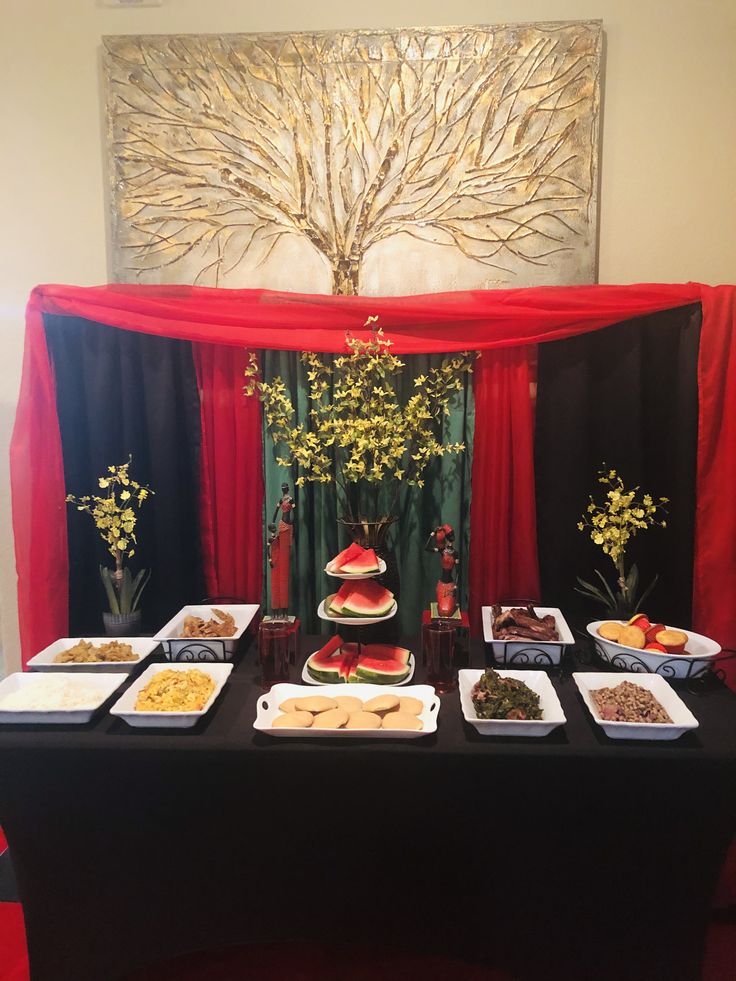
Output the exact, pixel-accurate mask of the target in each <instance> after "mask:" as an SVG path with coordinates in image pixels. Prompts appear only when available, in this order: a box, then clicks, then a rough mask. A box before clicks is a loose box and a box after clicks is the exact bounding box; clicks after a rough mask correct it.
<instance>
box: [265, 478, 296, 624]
mask: <svg viewBox="0 0 736 981" xmlns="http://www.w3.org/2000/svg"><path fill="white" fill-rule="evenodd" d="M295 508H296V504H295V502H294V498H293V497H292V496H291V495H290V494H289V485H288V484H282V485H281V497H280V498H279V501H278V504H277V505H276V510H275V511H274V513H273V522H272V523H271V524H270V525H269V526H268V531H269V537H268V562H269V565H270V566H271V607H272V610H273V616H274V618H282V617H286V616H287V615H288V610H289V567H290V565H291V539H292V537H293V534H294V514H293V512H294V509H295ZM279 514H280V515H281V517H280V520H279V523H278V528H277V526H276V518H277V517H278V516H279Z"/></svg>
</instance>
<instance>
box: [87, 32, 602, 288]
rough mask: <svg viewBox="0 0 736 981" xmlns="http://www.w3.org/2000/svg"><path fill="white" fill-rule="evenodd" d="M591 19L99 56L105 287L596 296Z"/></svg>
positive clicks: (165, 42)
mask: <svg viewBox="0 0 736 981" xmlns="http://www.w3.org/2000/svg"><path fill="white" fill-rule="evenodd" d="M600 52H601V28H600V23H599V22H597V21H596V22H569V23H568V22H562V23H554V24H531V25H529V24H527V25H504V26H498V27H468V28H465V27H464V28H442V29H421V30H402V31H371V32H368V31H343V32H330V33H318V34H292V35H286V34H260V35H221V36H204V35H203V36H199V35H190V36H178V37H166V36H149V37H136V36H128V37H112V38H106V39H105V74H106V78H107V86H108V138H109V153H110V178H111V196H110V200H111V206H112V252H111V254H112V266H113V269H112V272H113V275H114V276H115V278H116V279H117V280H120V281H128V282H147V283H156V282H158V283H161V282H164V283H194V284H198V285H210V286H230V287H247V286H267V287H272V288H280V289H296V290H306V291H308V292H334V293H344V294H350V293H358V292H362V293H386V294H389V293H412V292H421V291H424V290H436V289H454V288H473V287H476V288H477V287H487V286H527V285H531V284H534V283H559V282H566V283H584V282H593V281H594V279H595V253H596V199H597V156H598V108H599V68H600Z"/></svg>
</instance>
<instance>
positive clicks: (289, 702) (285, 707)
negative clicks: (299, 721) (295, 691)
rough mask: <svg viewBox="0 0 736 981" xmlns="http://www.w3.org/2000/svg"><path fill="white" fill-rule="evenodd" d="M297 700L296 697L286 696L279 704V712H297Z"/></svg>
mask: <svg viewBox="0 0 736 981" xmlns="http://www.w3.org/2000/svg"><path fill="white" fill-rule="evenodd" d="M298 701H299V699H298V698H287V699H286V701H285V702H282V703H281V704H280V705H279V712H298V711H299V710H298V709H297V707H296V703H297V702H298Z"/></svg>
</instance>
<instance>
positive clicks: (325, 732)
mask: <svg viewBox="0 0 736 981" xmlns="http://www.w3.org/2000/svg"><path fill="white" fill-rule="evenodd" d="M319 694H320V695H325V696H326V697H327V698H336V697H337V696H338V695H341V696H342V695H354V696H355V697H356V698H361V699H362V700H363V701H364V702H365V701H368V699H369V698H375V697H376V695H396V696H397V697H398V698H406V696H408V695H411V696H413V697H414V698H418V699H419V700H420V701H421V702H422V703H423V705H424V708H423V709H422V711H421V712H420V713H419V716H418V718H420V719H421V720H422V722H423V723H424V728H423V729H309V728H307V729H287V728H277V729H274V727H273V720H274V719H275V718H276V717H277V716H278V715H281V714H282V713H281V712H280V711H279V705H280V704H281V703H282V702H285V701H286V699H287V698H311V697H313V696H314V695H315V691H314V688H308V687H306V686H305V685H286V684H284V685H274V686H273V688H272V689H271V690H270V691H269V692H267V693H266V694H265V695H261V697H260V698H259V699H258V712H257V715H256V721H255V722H254V723H253V728H254V729H257V730H258V731H259V732H267V733H268V734H269V736H292V737H293V736H298V737H300V738H306V739H325V738H329V739H335V738H338V739H416V738H417V737H419V736H428V735H429V734H430V733H432V732H436V731H437V714H438V713H439V710H440V700H439V696H438V695H437V694H436V693H435V690H434V688H432V686H431V685H409V686H408V687H406V688H392V687H389V686H388V685H363V684H358V685H323V686H322V687H321V688H320V690H319Z"/></svg>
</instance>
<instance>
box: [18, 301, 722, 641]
mask: <svg viewBox="0 0 736 981" xmlns="http://www.w3.org/2000/svg"><path fill="white" fill-rule="evenodd" d="M734 293H735V289H734V288H733V287H719V288H715V289H714V288H711V287H707V286H701V285H700V284H697V283H690V284H686V285H672V286H667V285H656V284H654V285H652V284H644V285H635V286H585V287H541V288H533V289H523V290H496V291H482V290H476V291H469V292H464V293H442V294H429V295H422V296H410V297H364V296H361V297H336V296H309V295H300V294H291V293H275V292H270V291H267V290H215V289H206V288H195V287H177V286H173V287H154V286H107V287H70V286H42V287H37V288H36V289H35V290H34V291H33V293H32V296H31V301H30V303H29V307H28V314H27V324H26V352H25V357H24V366H23V378H22V382H21V394H20V399H19V404H18V410H17V415H16V423H15V429H14V432H13V439H12V442H11V480H12V492H13V527H14V531H15V545H16V564H17V569H18V603H19V614H20V621H21V631H22V646H23V656H24V659H27V658H28V657H30V656H32V655H33V654H34V653H36V651H38V650H40V649H41V648H42V647H43V646H45V645H46V644H47V643H49V642H51V641H52V640H54V639H55V638H56V637H58V636H61V635H62V634H63V633H64V632H65V630H66V623H67V585H66V576H67V572H68V570H67V550H66V516H65V510H64V509H65V505H64V493H65V491H64V481H63V470H62V459H61V445H60V437H59V427H58V420H57V418H56V405H55V400H54V385H53V379H52V376H51V367H50V364H49V359H48V354H47V352H46V344H45V338H44V333H43V323H42V319H41V314H42V313H43V312H49V313H57V314H62V315H64V314H65V315H68V316H77V317H84V318H86V319H88V320H92V321H98V322H101V323H105V324H109V325H111V326H113V327H120V328H123V329H127V330H137V331H143V332H145V333H152V334H158V335H160V336H168V337H177V338H181V339H184V340H189V341H197V342H203V343H206V344H215V345H230V346H236V347H242V348H246V347H247V348H251V349H253V348H275V349H282V350H302V349H305V348H308V349H310V350H316V351H331V352H336V351H341V350H342V349H343V346H344V333H345V331H346V330H350V331H351V332H352V333H353V334H354V335H356V336H366V334H367V332H366V331H364V330H363V329H362V327H363V324H364V322H365V320H366V318H367V316H369V315H377V316H378V317H379V318H380V323H381V326H382V327H383V328H384V329H385V330H386V332H387V333H388V334H389V336H390V338H391V340H392V341H393V342H394V350H395V351H396V352H397V353H399V354H402V353H420V352H437V351H456V350H466V349H474V350H492V349H497V348H515V347H524V346H527V345H531V344H535V343H543V342H546V341H551V340H557V339H561V338H564V337H570V336H573V335H575V334H580V333H584V332H586V331H590V330H598V329H600V328H602V327H606V326H609V325H611V324H615V323H617V322H619V321H622V320H626V319H629V318H632V317H637V316H643V315H646V314H649V313H653V312H655V311H657V310H664V309H670V308H673V307H677V306H682V305H684V304H687V303H693V302H698V301H702V303H703V327H702V335H701V336H702V340H701V354H700V364H699V372H700V384H701V403H700V428H699V448H698V484H697V493H698V514H697V535H696V548H695V584H694V597H693V600H694V611H695V624H694V625H695V629H698V630H701V631H702V632H704V633H708V634H710V635H711V636H715V637H716V639H717V640H719V642H720V643H721V644H723V645H724V646H726V647H736V619H735V618H733V616H732V615H731V614H730V610H732V609H733V608H734V603H735V601H736V565H735V564H734V562H735V560H734V558H733V549H732V547H731V542H732V541H733V528H734V526H735V524H736V498H735V497H734V495H733V493H732V492H731V489H730V485H729V483H728V476H729V475H730V474H731V469H730V468H732V467H733V448H734V426H735V425H736V417H735V415H734V413H736V404H734V403H735V400H736V395H735V393H734V387H735V385H736V382H735V380H734V377H735V376H734V374H733V362H734V332H733V324H734V316H735V315H736V312H735V309H734V302H735V301H734ZM488 363H489V364H492V362H488ZM503 363H504V362H495V369H493V370H492V369H490V368H489V369H486V368H483V369H481V379H480V383H479V393H478V395H479V402H480V412H478V410H476V433H477V434H480V436H481V437H482V438H479V436H476V443H477V444H478V445H479V450H480V453H481V461H483V460H485V461H491V460H498V459H499V457H498V454H499V453H500V450H501V448H502V447H503V446H504V445H505V446H508V447H519V449H518V450H517V449H514V457H513V460H512V463H511V465H510V467H509V470H510V473H508V474H506V476H505V478H504V486H505V490H503V489H499V488H494V484H496V483H497V482H498V480H499V476H500V474H499V470H498V469H494V467H492V466H491V465H490V464H488V465H485V464H484V465H483V466H482V469H477V473H474V476H475V478H476V480H478V481H479V482H480V483H479V484H478V483H476V482H475V480H474V485H473V497H474V499H475V501H476V505H475V506H474V509H473V517H472V522H471V540H472V543H473V545H472V548H473V552H474V554H475V553H476V550H477V549H480V551H481V555H482V554H483V552H484V551H485V550H486V549H490V550H491V552H492V553H493V556H492V558H491V556H490V555H488V554H487V555H486V556H485V560H487V561H489V569H494V570H495V571H494V573H493V575H494V576H495V577H496V578H495V579H494V580H488V581H482V580H479V579H478V576H479V575H480V573H479V571H478V567H477V562H478V559H477V557H471V560H470V561H471V569H473V570H475V571H474V572H471V577H473V576H474V579H473V581H474V582H475V583H476V585H477V588H478V589H479V590H481V591H480V593H479V595H478V596H477V598H475V597H474V599H473V602H474V604H475V606H476V607H477V606H478V605H479V603H480V602H481V601H483V602H487V601H490V600H491V599H493V598H494V596H493V593H492V592H486V590H491V589H493V588H494V587H495V588H497V589H499V590H504V591H505V589H509V590H510V591H513V592H515V591H516V590H517V589H518V590H519V591H522V592H526V591H527V590H526V588H525V589H523V590H522V589H521V584H518V585H516V586H514V587H513V588H512V583H513V582H514V580H510V581H509V580H507V581H506V582H508V585H507V584H506V582H505V581H504V579H503V578H502V577H503V575H505V574H506V573H504V571H503V570H508V569H511V568H513V569H514V570H517V569H520V570H525V571H524V576H527V577H528V576H529V575H530V574H531V572H530V569H531V567H530V566H529V565H528V562H529V552H528V550H527V549H528V541H527V533H526V531H525V532H524V534H520V535H518V536H517V535H514V536H513V537H512V539H511V541H510V542H509V541H508V540H507V539H504V538H503V536H500V535H496V537H495V538H493V537H492V534H491V530H490V529H488V528H486V529H484V527H483V523H484V521H485V520H486V517H487V513H486V512H484V510H483V507H482V505H481V506H480V507H479V506H478V503H477V502H478V501H481V502H482V501H483V500H484V499H485V500H487V501H489V502H494V503H493V507H494V508H496V512H495V513H496V516H497V517H498V515H499V514H500V511H499V510H498V509H499V508H500V507H501V506H502V504H503V501H504V500H509V501H511V500H513V502H514V510H515V514H516V517H515V521H516V522H517V523H518V522H521V524H519V525H518V527H520V528H523V529H529V528H532V529H533V527H534V516H533V511H532V510H531V509H532V508H533V505H534V498H533V490H532V491H529V490H528V489H527V492H526V493H523V492H522V491H521V490H520V487H519V481H520V480H521V479H522V475H523V474H524V472H526V474H527V476H528V478H529V479H530V478H531V469H530V468H529V467H526V468H524V466H523V459H524V451H523V447H524V446H530V445H531V419H530V416H529V415H524V414H523V413H522V412H521V411H520V408H519V407H520V406H521V401H522V399H523V398H527V399H528V377H527V375H526V373H525V371H524V370H523V366H520V365H519V364H518V363H515V362H514V359H513V358H512V359H511V363H510V364H509V363H508V362H507V363H506V364H507V367H506V368H505V369H503V368H501V367H499V364H503ZM729 366H730V367H731V372H730V375H729ZM496 371H498V372H502V371H506V372H507V373H509V374H508V377H506V378H505V380H504V385H506V386H507V388H508V399H509V400H510V401H511V403H512V404H511V405H509V406H505V405H504V404H503V403H502V401H501V400H499V399H498V397H497V393H496V394H495V395H494V391H493V389H492V390H491V392H490V393H489V392H487V391H486V392H484V390H483V388H484V385H485V384H487V383H488V381H490V379H491V378H492V377H493V376H494V374H495V372H496ZM502 409H503V410H504V411H503V414H502V416H501V417H500V419H499V417H497V416H495V417H494V415H493V414H494V413H499V412H501V411H502ZM215 419H217V420H220V419H221V415H220V413H219V412H217V413H214V414H213V415H212V417H211V419H209V420H208V417H205V419H204V424H205V427H207V426H208V425H211V424H214V423H213V420H215ZM724 420H725V421H724ZM722 421H723V424H722ZM218 425H219V423H218ZM493 427H496V428H497V429H498V428H499V427H500V428H501V429H502V430H503V431H497V432H495V433H493V434H491V430H492V429H493ZM512 428H513V432H514V442H513V443H512V442H511V439H510V433H511V431H512ZM209 439H210V430H209V429H207V428H206V432H205V441H206V443H207V445H206V446H205V450H204V458H205V459H206V460H214V459H216V455H212V450H211V447H210V446H209ZM729 453H730V456H729ZM729 460H730V463H729ZM259 463H260V456H259V457H258V463H257V462H256V461H255V460H254V466H258V465H259ZM480 466H481V465H480V464H478V467H479V468H480ZM475 469H476V468H474V470H475ZM501 473H503V471H501ZM208 476H209V479H210V480H211V478H212V471H211V469H210V468H209V467H208ZM259 479H260V474H259ZM511 488H513V496H509V495H510V489H511ZM210 493H211V491H210ZM494 494H496V495H497V496H496V497H494ZM216 497H217V495H215V498H216ZM219 500H220V502H221V501H222V499H221V498H220V499H219ZM256 500H257V498H256V496H252V497H250V498H248V501H249V502H250V503H249V505H248V506H249V508H253V509H254V510H253V511H252V512H251V516H250V518H249V519H248V522H247V526H248V527H250V528H253V529H255V527H256V523H258V526H259V531H258V540H260V533H261V529H260V521H261V515H260V511H258V515H257V518H256V517H255V516H254V515H255V502H256ZM524 502H526V504H525V505H524ZM223 506H224V505H223ZM244 506H246V505H244ZM219 507H220V504H211V505H210V506H209V510H210V512H211V515H215V514H216V512H218V508H219ZM522 509H523V510H524V515H523V519H522V516H521V512H522ZM209 520H210V521H211V527H212V529H214V527H215V523H214V522H215V518H214V517H210V519H209ZM218 520H219V519H218ZM494 520H495V519H494ZM492 527H494V526H493V524H492V525H491V528H492ZM496 530H497V531H498V530H499V529H498V527H497V526H496ZM210 534H214V531H211V532H210ZM479 543H480V545H479ZM253 544H254V543H253V541H251V542H244V543H242V544H240V545H237V546H235V545H234V546H233V547H238V548H242V549H243V550H244V551H245V550H247V549H248V548H250V549H252V548H253ZM496 550H498V552H496ZM534 551H535V550H534ZM535 561H536V559H535ZM210 574H211V575H214V574H215V573H214V570H213V569H212V568H210ZM514 575H516V573H514ZM211 581H213V582H214V580H211ZM534 581H535V580H534V579H533V578H531V579H529V578H526V579H524V582H526V583H528V584H529V590H530V591H531V587H532V585H533V584H534ZM39 595H43V596H45V597H46V598H47V602H46V603H45V604H43V605H42V606H40V607H39V605H38V604H37V603H36V602H35V600H36V598H37V597H38V596H39ZM719 608H720V609H719Z"/></svg>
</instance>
